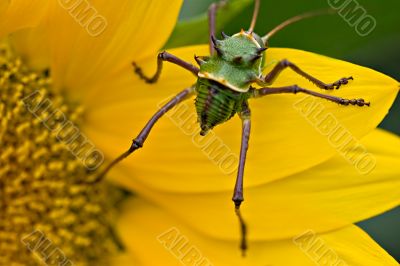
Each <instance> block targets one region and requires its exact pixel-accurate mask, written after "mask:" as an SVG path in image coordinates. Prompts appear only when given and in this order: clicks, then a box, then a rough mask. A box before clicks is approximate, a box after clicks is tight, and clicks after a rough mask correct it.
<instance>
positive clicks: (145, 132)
mask: <svg viewBox="0 0 400 266" xmlns="http://www.w3.org/2000/svg"><path fill="white" fill-rule="evenodd" d="M195 92H196V89H195V87H194V86H193V87H190V88H187V89H185V90H183V91H181V92H180V93H178V94H177V95H176V96H175V97H174V98H173V99H171V100H170V101H168V102H167V103H166V104H165V105H164V106H162V107H161V108H160V109H159V110H158V111H157V112H156V113H155V114H154V115H153V116H152V118H151V119H150V120H149V121H148V122H147V124H146V125H145V127H144V128H143V129H142V131H140V133H139V135H138V136H137V137H136V138H135V139H134V140H133V141H132V145H131V146H130V147H129V149H128V150H127V151H126V152H124V153H122V154H121V155H120V156H118V157H117V158H116V159H114V160H113V161H111V162H110V163H109V164H108V165H107V166H106V167H105V168H104V169H103V170H102V171H101V172H100V173H99V174H98V175H97V176H96V177H95V178H94V180H89V182H87V183H97V182H100V181H101V180H103V178H104V177H105V175H106V174H107V173H108V172H109V171H110V170H111V169H112V168H113V167H114V166H115V165H116V164H118V163H119V162H121V161H122V160H123V159H125V158H126V157H128V156H129V155H131V154H132V153H133V152H134V151H136V150H137V149H139V148H142V147H143V144H144V142H145V141H146V139H147V137H148V136H149V134H150V132H151V129H152V128H153V126H154V125H155V124H156V123H157V121H158V120H159V119H160V118H161V117H162V116H163V115H164V114H165V113H167V112H168V111H169V110H171V109H172V108H174V107H175V106H176V105H178V104H179V103H181V102H182V101H184V100H186V99H188V98H189V97H190V96H191V95H193V94H194V93H195Z"/></svg>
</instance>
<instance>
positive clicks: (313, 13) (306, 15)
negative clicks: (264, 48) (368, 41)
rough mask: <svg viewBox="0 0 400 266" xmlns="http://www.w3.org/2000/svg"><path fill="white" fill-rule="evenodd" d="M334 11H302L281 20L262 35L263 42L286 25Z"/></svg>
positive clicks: (333, 11)
mask: <svg viewBox="0 0 400 266" xmlns="http://www.w3.org/2000/svg"><path fill="white" fill-rule="evenodd" d="M335 13H336V11H335V10H334V9H323V10H316V11H311V12H308V13H304V14H301V15H298V16H295V17H292V18H290V19H288V20H286V21H284V22H282V23H281V24H279V25H278V26H276V27H275V28H274V29H273V30H271V31H270V32H268V33H267V34H266V35H265V36H264V37H262V40H263V42H264V43H266V42H267V41H268V39H269V38H271V37H272V36H273V35H275V33H277V32H278V31H280V30H282V29H284V28H286V27H287V26H289V25H291V24H293V23H296V22H298V21H301V20H303V19H307V18H312V17H316V16H321V15H329V14H335Z"/></svg>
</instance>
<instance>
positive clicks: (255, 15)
mask: <svg viewBox="0 0 400 266" xmlns="http://www.w3.org/2000/svg"><path fill="white" fill-rule="evenodd" d="M258 12H260V0H255V6H254V12H253V19H252V20H251V24H250V28H249V33H251V32H253V31H254V28H255V26H256V23H257V18H258Z"/></svg>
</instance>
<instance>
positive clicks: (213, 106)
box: [195, 78, 246, 136]
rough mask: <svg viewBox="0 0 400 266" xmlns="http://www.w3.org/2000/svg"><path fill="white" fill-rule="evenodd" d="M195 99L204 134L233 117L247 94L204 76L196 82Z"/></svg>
mask: <svg viewBox="0 0 400 266" xmlns="http://www.w3.org/2000/svg"><path fill="white" fill-rule="evenodd" d="M196 90H197V98H196V101H195V105H196V110H197V115H198V121H199V122H200V126H201V132H200V134H201V135H202V136H204V135H205V134H206V133H207V132H208V130H210V129H212V128H213V127H215V126H216V125H218V124H221V123H223V122H225V121H228V120H229V119H230V118H232V117H233V116H234V115H235V114H236V113H237V112H238V111H239V110H240V109H241V106H242V103H243V101H245V100H246V94H245V93H240V92H236V91H233V90H230V89H229V88H227V87H224V86H223V85H221V84H219V83H217V82H215V81H212V80H208V79H204V78H199V79H198V81H197V84H196Z"/></svg>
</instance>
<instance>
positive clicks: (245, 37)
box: [212, 30, 267, 70]
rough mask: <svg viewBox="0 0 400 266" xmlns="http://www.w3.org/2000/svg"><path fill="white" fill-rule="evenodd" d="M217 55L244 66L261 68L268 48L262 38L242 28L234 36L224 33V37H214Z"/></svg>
mask: <svg viewBox="0 0 400 266" xmlns="http://www.w3.org/2000/svg"><path fill="white" fill-rule="evenodd" d="M212 40H213V44H214V48H215V50H216V51H217V56H218V57H220V58H221V59H222V60H224V61H226V62H229V63H231V64H233V65H236V66H238V67H243V68H248V67H249V68H254V69H255V70H257V69H259V68H260V66H261V63H262V61H263V60H262V59H263V57H264V54H265V50H266V49H267V48H266V47H265V46H264V43H263V41H262V40H261V38H260V37H259V36H258V35H257V34H255V33H253V32H246V31H244V30H241V31H240V32H239V33H237V34H235V35H233V36H231V37H230V36H227V35H225V34H224V39H222V40H217V39H215V38H212Z"/></svg>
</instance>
